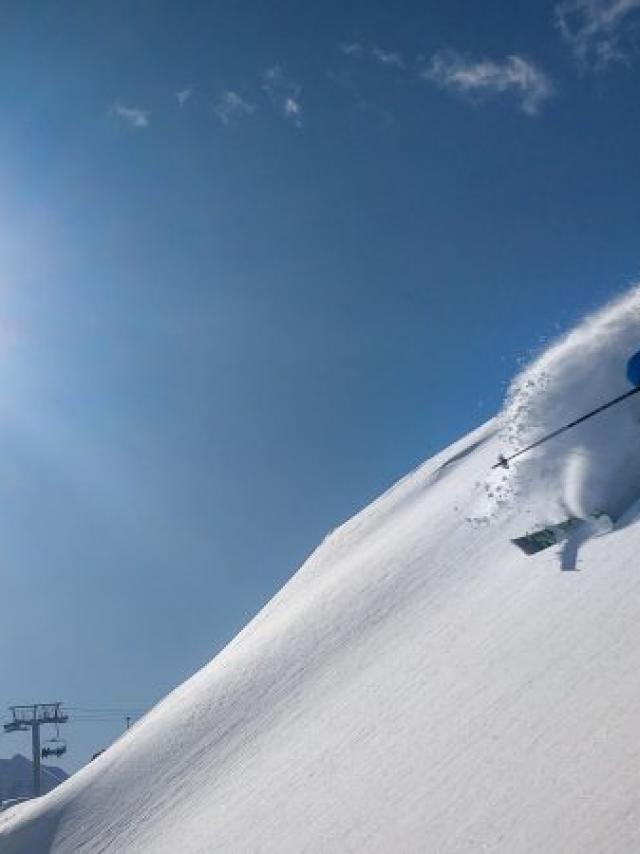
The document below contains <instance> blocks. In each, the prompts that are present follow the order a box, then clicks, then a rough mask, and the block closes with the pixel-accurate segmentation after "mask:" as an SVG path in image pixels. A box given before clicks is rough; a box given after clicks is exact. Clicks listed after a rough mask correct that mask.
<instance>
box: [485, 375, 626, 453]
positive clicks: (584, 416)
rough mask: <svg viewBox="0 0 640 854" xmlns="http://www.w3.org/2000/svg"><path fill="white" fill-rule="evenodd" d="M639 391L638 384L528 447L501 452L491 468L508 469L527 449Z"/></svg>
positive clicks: (541, 443)
mask: <svg viewBox="0 0 640 854" xmlns="http://www.w3.org/2000/svg"><path fill="white" fill-rule="evenodd" d="M639 392H640V385H639V386H636V387H635V388H632V389H631V391H627V392H625V393H624V394H621V395H620V396H619V397H616V398H615V399H614V400H610V401H609V403H603V405H602V406H599V407H598V408H597V409H592V410H591V412H587V414H586V415H583V416H582V417H581V418H576V420H575V421H572V422H571V423H570V424H565V425H564V427H558V429H557V430H554V431H553V433H549V434H547V435H546V436H543V437H542V438H541V439H538V440H537V441H535V442H532V443H531V444H530V445H527V446H526V448H520V450H519V451H515V453H513V454H510V455H509V456H508V457H505V455H504V454H500V456H499V457H498V462H497V463H494V464H493V465H492V466H491V468H492V469H497V468H503V469H508V468H509V463H510V462H511V460H515V458H516V457H519V456H521V455H522V454H526V452H527V451H531V450H533V448H537V447H538V446H539V445H543V444H544V443H545V442H548V441H549V439H554V438H555V437H556V436H559V435H560V434H561V433H566V431H567V430H570V429H571V428H572V427H577V425H578V424H582V422H583V421H586V420H587V419H588V418H593V416H594V415H599V414H600V413H601V412H604V411H605V409H609V407H610V406H615V404H616V403H621V402H622V401H623V400H626V399H627V398H628V397H631V396H632V395H634V394H638V393H639Z"/></svg>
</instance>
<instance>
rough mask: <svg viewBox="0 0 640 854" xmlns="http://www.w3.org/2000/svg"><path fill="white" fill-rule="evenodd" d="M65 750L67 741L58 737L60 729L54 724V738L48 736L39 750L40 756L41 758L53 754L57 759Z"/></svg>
mask: <svg viewBox="0 0 640 854" xmlns="http://www.w3.org/2000/svg"><path fill="white" fill-rule="evenodd" d="M66 752H67V742H66V741H65V740H64V738H60V729H59V727H57V726H56V734H55V737H54V738H49V739H47V740H46V741H45V743H44V747H43V748H42V750H41V751H40V756H41V757H42V758H43V759H48V758H49V757H50V756H55V757H56V759H59V758H60V757H61V756H64V754H65V753H66Z"/></svg>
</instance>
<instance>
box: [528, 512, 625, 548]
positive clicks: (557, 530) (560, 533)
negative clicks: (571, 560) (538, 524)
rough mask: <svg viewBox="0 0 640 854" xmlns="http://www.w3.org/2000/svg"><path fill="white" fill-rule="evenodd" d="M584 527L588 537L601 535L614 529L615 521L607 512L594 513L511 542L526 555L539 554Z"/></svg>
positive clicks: (567, 520) (568, 520)
mask: <svg viewBox="0 0 640 854" xmlns="http://www.w3.org/2000/svg"><path fill="white" fill-rule="evenodd" d="M580 527H584V528H585V529H586V530H585V533H586V538H588V537H590V536H595V537H600V536H602V535H603V534H608V533H609V532H610V531H612V530H613V521H612V520H611V517H610V516H607V514H606V513H594V514H593V515H592V516H590V517H589V518H588V519H575V518H571V519H566V520H565V521H564V522H559V523H558V524H557V525H549V526H548V527H546V528H540V529H539V530H538V531H533V532H531V533H530V534H525V536H523V537H515V539H513V540H511V542H512V543H513V544H514V545H515V546H517V547H518V548H519V549H520V550H521V551H523V552H524V553H525V554H526V555H534V554H538V552H542V551H544V550H545V549H548V548H551V546H555V545H557V544H558V543H562V542H564V540H566V539H568V538H569V537H570V536H571V535H572V534H573V532H574V531H576V529H577V528H580Z"/></svg>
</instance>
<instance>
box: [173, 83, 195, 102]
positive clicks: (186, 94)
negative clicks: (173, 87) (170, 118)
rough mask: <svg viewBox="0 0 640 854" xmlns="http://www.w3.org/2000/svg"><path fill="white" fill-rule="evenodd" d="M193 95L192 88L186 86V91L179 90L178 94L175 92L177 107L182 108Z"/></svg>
mask: <svg viewBox="0 0 640 854" xmlns="http://www.w3.org/2000/svg"><path fill="white" fill-rule="evenodd" d="M192 94H193V88H192V87H191V86H188V87H187V88H186V89H181V90H180V91H179V92H176V101H177V102H178V104H179V106H181V107H184V105H185V104H186V103H187V101H188V100H189V98H190V97H191V95H192Z"/></svg>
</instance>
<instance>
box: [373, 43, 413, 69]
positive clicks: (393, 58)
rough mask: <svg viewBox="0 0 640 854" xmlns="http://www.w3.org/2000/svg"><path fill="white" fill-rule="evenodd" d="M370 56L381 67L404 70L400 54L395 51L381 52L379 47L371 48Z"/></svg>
mask: <svg viewBox="0 0 640 854" xmlns="http://www.w3.org/2000/svg"><path fill="white" fill-rule="evenodd" d="M371 56H372V57H373V58H374V59H375V60H376V61H377V62H379V63H381V64H382V65H387V66H388V67H390V68H405V64H404V59H403V58H402V54H400V53H398V51H395V50H383V49H382V48H381V47H375V46H374V47H372V48H371Z"/></svg>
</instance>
